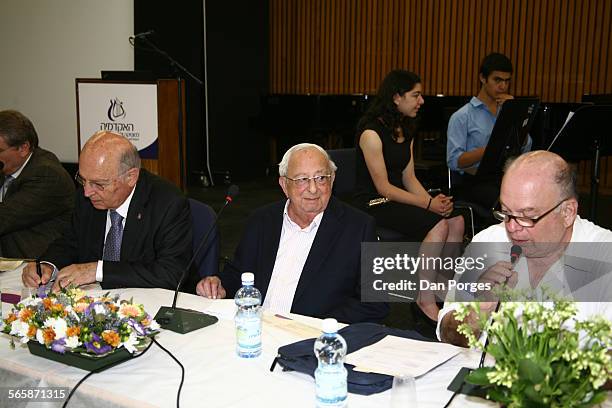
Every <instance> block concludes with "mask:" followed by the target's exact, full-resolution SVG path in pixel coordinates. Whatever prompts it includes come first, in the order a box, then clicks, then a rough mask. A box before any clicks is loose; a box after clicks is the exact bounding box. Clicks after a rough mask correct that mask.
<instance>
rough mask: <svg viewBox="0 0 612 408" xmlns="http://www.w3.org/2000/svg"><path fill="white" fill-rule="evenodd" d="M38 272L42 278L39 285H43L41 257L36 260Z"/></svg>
mask: <svg viewBox="0 0 612 408" xmlns="http://www.w3.org/2000/svg"><path fill="white" fill-rule="evenodd" d="M36 274H37V275H38V277H39V278H40V283H39V284H38V286H40V285H42V269H41V268H40V260H39V259H37V260H36Z"/></svg>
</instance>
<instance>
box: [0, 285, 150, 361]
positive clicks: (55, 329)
mask: <svg viewBox="0 0 612 408" xmlns="http://www.w3.org/2000/svg"><path fill="white" fill-rule="evenodd" d="M0 329H1V331H3V332H4V333H7V334H10V335H12V336H15V337H17V338H19V339H20V341H21V343H27V342H28V341H30V340H32V341H36V342H38V343H40V344H41V345H44V346H45V347H46V348H48V349H51V350H53V351H55V352H57V353H62V354H63V353H65V352H66V351H71V352H74V353H80V354H85V355H88V356H92V357H104V356H106V355H108V354H110V353H113V352H114V351H115V350H117V349H119V348H121V347H124V348H125V349H126V350H127V351H129V352H130V353H132V354H133V353H134V352H136V351H137V350H141V349H142V348H144V346H145V345H146V344H147V340H148V338H150V337H152V336H154V335H155V334H157V332H158V331H159V325H158V324H157V322H155V320H153V319H152V318H151V316H150V315H149V314H147V312H145V310H144V306H143V305H141V304H136V303H134V302H133V301H132V300H131V299H130V300H129V301H127V300H122V301H121V302H119V295H114V296H109V294H108V293H106V294H105V295H103V296H101V297H97V298H96V297H91V296H87V295H86V294H85V292H83V291H82V290H80V289H77V288H74V287H70V288H67V289H65V288H64V289H62V290H61V291H60V292H58V293H49V294H48V295H47V294H46V293H44V292H43V291H39V293H38V295H36V296H31V297H28V298H25V299H22V300H21V302H19V303H18V304H17V305H16V306H15V308H14V309H13V310H12V311H11V313H9V315H8V317H7V318H6V319H4V321H3V322H2V326H1V327H0Z"/></svg>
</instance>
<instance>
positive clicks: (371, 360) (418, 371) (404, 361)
mask: <svg viewBox="0 0 612 408" xmlns="http://www.w3.org/2000/svg"><path fill="white" fill-rule="evenodd" d="M461 350H462V349H461V348H460V347H456V346H453V345H451V344H446V343H433V342H427V341H418V340H412V339H406V338H403V337H395V336H386V337H385V338H383V339H382V340H380V341H379V342H377V343H374V344H372V345H370V346H368V347H364V348H362V349H360V350H357V351H355V352H354V353H351V354H349V355H348V356H347V357H346V363H348V364H352V365H354V366H355V368H354V370H356V371H363V372H370V373H379V374H387V375H391V376H394V377H399V376H411V377H419V376H421V375H423V374H425V373H426V372H428V371H430V370H433V369H434V368H436V367H437V366H439V365H440V364H442V363H444V362H445V361H447V360H449V359H451V358H452V357H454V356H455V355H457V354H459V352H460V351H461Z"/></svg>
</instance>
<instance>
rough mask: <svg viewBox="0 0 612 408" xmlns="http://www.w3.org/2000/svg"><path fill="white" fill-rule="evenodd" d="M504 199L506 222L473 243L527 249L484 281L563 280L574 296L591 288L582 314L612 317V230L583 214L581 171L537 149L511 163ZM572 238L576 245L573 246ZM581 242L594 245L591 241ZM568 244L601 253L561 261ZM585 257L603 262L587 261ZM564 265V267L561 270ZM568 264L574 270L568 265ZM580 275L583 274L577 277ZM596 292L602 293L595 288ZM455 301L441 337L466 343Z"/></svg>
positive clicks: (521, 284)
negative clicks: (577, 174)
mask: <svg viewBox="0 0 612 408" xmlns="http://www.w3.org/2000/svg"><path fill="white" fill-rule="evenodd" d="M499 203H500V205H499V207H498V208H497V209H496V210H494V216H495V218H497V219H498V220H499V221H501V223H500V224H497V225H493V226H491V227H489V228H487V229H485V230H484V231H481V232H480V233H478V234H477V235H476V236H475V237H474V239H473V240H472V242H473V243H495V242H498V243H509V244H511V245H517V246H520V247H521V248H522V257H521V258H520V259H519V260H518V262H516V261H515V263H514V264H513V263H511V262H510V261H505V260H504V261H498V262H496V263H495V264H494V265H492V266H491V267H490V268H488V269H487V270H486V271H485V272H484V274H482V275H481V276H480V278H479V282H482V283H489V284H490V285H491V286H492V287H496V286H497V285H501V284H507V286H508V287H510V288H531V289H536V288H538V287H540V288H543V287H547V288H554V287H555V285H559V287H557V288H556V289H558V290H559V291H558V292H557V294H564V292H565V294H567V292H566V291H567V290H569V291H570V292H571V294H573V295H576V293H578V292H576V291H575V289H574V288H578V290H583V289H584V288H587V289H588V290H589V292H590V293H587V295H588V296H586V297H588V300H590V301H588V302H587V301H586V300H587V299H585V298H586V297H585V296H584V292H582V295H581V296H580V297H581V298H582V299H578V303H577V304H578V317H579V318H580V319H583V318H586V317H588V316H590V315H593V314H601V315H603V316H606V317H608V318H612V307H611V304H610V302H608V300H607V298H608V297H609V296H610V294H609V293H605V291H606V290H608V289H605V288H604V287H603V286H606V285H603V286H602V285H601V283H602V282H603V283H607V284H609V276H610V271H609V270H607V269H606V268H609V266H610V264H609V260H610V256H609V253H608V254H603V256H602V252H605V251H606V249H607V250H609V249H610V247H609V246H608V245H609V244H608V243H612V231H609V230H607V229H604V228H601V227H599V226H597V225H595V224H593V223H592V222H590V221H588V220H585V219H582V218H581V217H580V216H579V215H578V200H577V194H576V190H575V174H574V172H573V170H572V169H571V168H570V166H569V165H568V163H566V162H565V160H563V159H562V158H561V157H560V156H558V155H556V154H554V153H551V152H546V151H534V152H530V153H525V154H523V155H521V156H519V157H518V158H517V159H516V160H514V161H513V162H511V163H510V164H509V165H508V166H507V168H506V171H505V174H504V177H503V180H502V185H501V190H500V196H499ZM570 243H572V246H571V247H569V246H568V245H569V244H570ZM580 243H589V244H588V246H587V245H585V244H580ZM574 245H576V246H574ZM581 245H584V246H581ZM585 247H586V248H585ZM568 248H569V249H575V248H578V251H584V250H585V249H593V250H594V251H595V252H594V255H595V256H592V255H593V254H591V255H589V256H588V257H585V258H582V259H580V262H576V259H579V258H573V261H572V262H573V263H572V264H568V262H567V261H568V258H565V259H563V260H564V262H565V264H564V265H559V264H558V261H559V260H560V259H562V256H564V255H563V254H564V252H565V251H566V250H568ZM597 251H599V252H597ZM506 256H507V258H506V259H509V258H510V256H509V255H506ZM566 256H567V254H566ZM585 259H587V260H596V261H602V262H593V263H590V264H589V263H588V262H587V263H586V264H585V263H584V262H583V261H584V260H585ZM585 265H586V266H587V267H586V268H584V266H585ZM560 266H562V267H563V268H564V269H563V268H562V269H559V267H560ZM568 266H569V267H570V268H571V269H568ZM593 266H595V267H596V268H595V269H597V268H600V266H603V268H601V269H602V270H595V269H594V268H592V267H593ZM581 268H582V269H581ZM517 270H518V272H517ZM560 270H561V271H562V272H564V273H567V272H568V271H570V272H571V274H574V276H569V275H563V274H561V275H559V274H558V272H559V271H560ZM601 272H603V274H604V275H603V279H596V280H591V277H590V276H588V275H591V274H593V276H597V278H600V277H601V276H602V275H601V274H600V273H601ZM576 274H580V275H582V276H575V275H576ZM568 278H569V279H568ZM585 282H586V283H593V282H595V283H596V284H597V286H596V287H594V286H593V285H592V284H591V285H590V286H582V287H581V286H580V285H583V284H584V283H585ZM566 286H567V287H566ZM572 286H573V287H572ZM598 287H599V288H601V289H602V290H601V291H600V290H599V289H598ZM606 287H607V286H606ZM563 289H565V291H564V290H563ZM595 291H597V292H598V293H599V292H601V293H600V294H597V293H594V292H595ZM455 305H456V304H453V303H451V302H449V303H447V304H445V305H444V308H443V309H442V310H441V311H440V314H439V315H438V338H439V339H440V340H442V341H444V342H449V343H453V344H456V345H461V346H466V344H467V340H466V338H465V337H464V336H463V335H461V334H459V333H457V326H458V324H459V323H458V322H457V320H456V319H455V317H454V312H453V311H454V309H455ZM496 306H497V302H481V309H482V310H484V311H485V312H486V313H490V312H491V311H493V310H494V309H495V307H496ZM475 318H476V316H469V317H468V321H469V322H471V323H473V324H475ZM474 327H475V326H474ZM475 328H476V327H475Z"/></svg>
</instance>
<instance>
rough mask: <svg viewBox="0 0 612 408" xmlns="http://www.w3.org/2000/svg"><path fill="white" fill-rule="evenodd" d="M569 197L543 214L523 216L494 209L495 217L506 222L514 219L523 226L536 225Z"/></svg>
mask: <svg viewBox="0 0 612 408" xmlns="http://www.w3.org/2000/svg"><path fill="white" fill-rule="evenodd" d="M568 199H569V197H568V198H564V199H563V200H561V201H559V202H558V203H557V204H556V205H555V206H554V207H553V208H551V209H550V210H548V211H546V212H544V213H543V214H540V215H538V216H537V217H521V216H518V215H512V214H508V213H505V212H503V211H501V210H493V217H495V219H497V220H498V221H503V222H505V223H508V222H510V220H514V221H515V222H516V223H517V224H518V225H520V226H521V227H527V228H530V227H533V226H534V225H536V224H537V223H538V221H540V220H541V219H542V218H544V217H546V216H547V215H548V214H550V213H551V212H553V211H554V210H555V209H556V208H557V207H559V206H560V205H561V204H562V203H563V202H564V201H566V200H568Z"/></svg>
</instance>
